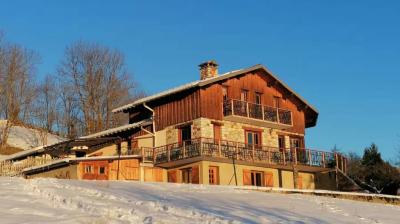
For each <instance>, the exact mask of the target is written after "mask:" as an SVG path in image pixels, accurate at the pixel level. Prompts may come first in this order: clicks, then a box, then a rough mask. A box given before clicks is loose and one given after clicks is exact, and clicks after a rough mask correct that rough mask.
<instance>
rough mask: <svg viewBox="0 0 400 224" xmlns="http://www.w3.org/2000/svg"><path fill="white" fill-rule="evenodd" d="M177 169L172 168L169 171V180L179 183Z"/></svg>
mask: <svg viewBox="0 0 400 224" xmlns="http://www.w3.org/2000/svg"><path fill="white" fill-rule="evenodd" d="M176 173H177V172H176V170H170V171H168V182H170V183H177V182H178V181H177V175H176Z"/></svg>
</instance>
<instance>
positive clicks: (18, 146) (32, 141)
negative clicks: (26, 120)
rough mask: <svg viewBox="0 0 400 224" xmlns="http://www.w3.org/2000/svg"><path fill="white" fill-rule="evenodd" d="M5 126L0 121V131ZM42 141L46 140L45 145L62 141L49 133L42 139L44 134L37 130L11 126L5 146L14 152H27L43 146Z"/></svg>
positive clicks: (2, 121) (4, 122) (3, 121)
mask: <svg viewBox="0 0 400 224" xmlns="http://www.w3.org/2000/svg"><path fill="white" fill-rule="evenodd" d="M5 124H6V121H5V120H0V130H1V129H3V128H4V126H5ZM0 133H1V132H0ZM43 139H47V143H45V144H47V145H49V144H54V143H57V142H60V141H62V140H64V139H63V138H61V137H59V136H57V135H54V134H49V133H47V134H46V137H44V134H43V133H41V132H40V131H39V130H38V129H34V128H29V127H22V126H13V127H12V128H11V130H10V134H9V137H8V140H7V145H8V146H10V147H13V148H15V149H14V151H17V150H28V149H32V148H35V147H38V146H41V145H44V142H43Z"/></svg>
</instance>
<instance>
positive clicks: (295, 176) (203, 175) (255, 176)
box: [167, 161, 336, 190]
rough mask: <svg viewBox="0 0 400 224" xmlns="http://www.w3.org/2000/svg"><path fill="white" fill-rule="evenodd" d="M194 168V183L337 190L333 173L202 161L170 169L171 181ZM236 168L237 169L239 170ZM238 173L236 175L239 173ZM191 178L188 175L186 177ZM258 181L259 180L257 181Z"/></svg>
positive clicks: (176, 181) (192, 172) (179, 178)
mask: <svg viewBox="0 0 400 224" xmlns="http://www.w3.org/2000/svg"><path fill="white" fill-rule="evenodd" d="M187 170H190V172H191V175H192V176H191V182H190V183H195V184H196V183H199V184H218V185H236V183H237V185H238V186H246V185H257V184H259V185H260V186H267V187H281V188H288V189H327V190H331V189H336V182H335V177H333V176H332V175H329V173H313V172H302V171H292V170H282V169H277V168H265V167H258V166H249V165H240V164H236V165H235V167H234V166H233V165H232V164H231V163H223V162H212V161H201V162H196V163H192V164H188V165H185V166H180V167H176V168H172V169H168V173H167V175H168V182H174V183H183V182H187V180H184V179H185V178H184V173H185V172H187ZM235 170H236V172H235ZM235 173H236V175H235ZM186 179H187V178H186ZM257 181H259V182H258V183H257Z"/></svg>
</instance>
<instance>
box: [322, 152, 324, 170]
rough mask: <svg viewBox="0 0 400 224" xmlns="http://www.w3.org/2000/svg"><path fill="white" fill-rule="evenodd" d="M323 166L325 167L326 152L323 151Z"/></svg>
mask: <svg viewBox="0 0 400 224" xmlns="http://www.w3.org/2000/svg"><path fill="white" fill-rule="evenodd" d="M322 167H324V168H325V152H322Z"/></svg>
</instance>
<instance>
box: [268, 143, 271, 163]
mask: <svg viewBox="0 0 400 224" xmlns="http://www.w3.org/2000/svg"><path fill="white" fill-rule="evenodd" d="M268 163H269V164H271V149H270V148H269V147H268Z"/></svg>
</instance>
